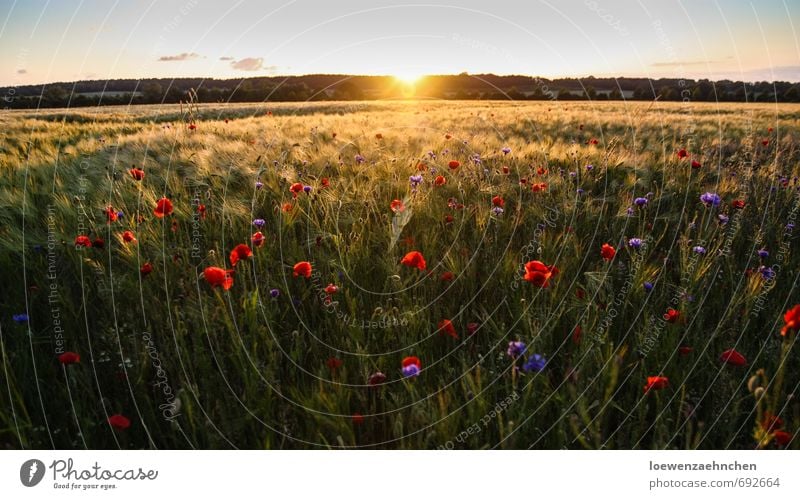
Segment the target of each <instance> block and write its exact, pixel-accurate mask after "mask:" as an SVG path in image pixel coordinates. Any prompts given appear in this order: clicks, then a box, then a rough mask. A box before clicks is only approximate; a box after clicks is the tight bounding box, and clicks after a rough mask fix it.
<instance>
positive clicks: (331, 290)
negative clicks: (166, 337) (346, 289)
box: [325, 283, 339, 295]
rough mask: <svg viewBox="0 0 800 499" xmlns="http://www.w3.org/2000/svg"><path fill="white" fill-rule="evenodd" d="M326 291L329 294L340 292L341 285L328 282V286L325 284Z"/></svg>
mask: <svg viewBox="0 0 800 499" xmlns="http://www.w3.org/2000/svg"><path fill="white" fill-rule="evenodd" d="M325 292H326V293H327V294H329V295H335V294H336V293H338V292H339V286H337V285H335V284H333V283H331V284H328V285H327V286H325Z"/></svg>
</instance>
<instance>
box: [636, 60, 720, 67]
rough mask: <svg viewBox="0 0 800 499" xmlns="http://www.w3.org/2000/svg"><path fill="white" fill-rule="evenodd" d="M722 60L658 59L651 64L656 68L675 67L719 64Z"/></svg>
mask: <svg viewBox="0 0 800 499" xmlns="http://www.w3.org/2000/svg"><path fill="white" fill-rule="evenodd" d="M720 62H723V61H660V62H654V63H652V64H651V66H653V67H657V68H677V67H682V66H700V65H705V64H719V63H720Z"/></svg>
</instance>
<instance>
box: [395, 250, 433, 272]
mask: <svg viewBox="0 0 800 499" xmlns="http://www.w3.org/2000/svg"><path fill="white" fill-rule="evenodd" d="M400 263H401V264H403V265H405V266H406V267H416V268H418V269H419V270H425V269H426V268H428V266H427V264H426V263H425V257H423V256H422V253H420V252H419V251H410V252H408V253H406V256H404V257H403V258H402V259H401V260H400Z"/></svg>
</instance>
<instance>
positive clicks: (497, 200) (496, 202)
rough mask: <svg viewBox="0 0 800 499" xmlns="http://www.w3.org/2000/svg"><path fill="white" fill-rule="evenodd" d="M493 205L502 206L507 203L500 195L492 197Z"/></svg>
mask: <svg viewBox="0 0 800 499" xmlns="http://www.w3.org/2000/svg"><path fill="white" fill-rule="evenodd" d="M492 205H493V206H499V207H500V208H502V207H504V206H505V205H506V202H505V200H504V199H503V198H501V197H500V196H495V197H493V198H492Z"/></svg>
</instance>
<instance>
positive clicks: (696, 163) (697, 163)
mask: <svg viewBox="0 0 800 499" xmlns="http://www.w3.org/2000/svg"><path fill="white" fill-rule="evenodd" d="M701 166H703V165H701V164H700V162H699V161H696V160H694V159H693V160H692V168H694V169H695V170H697V169H698V168H700V167H701Z"/></svg>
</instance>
